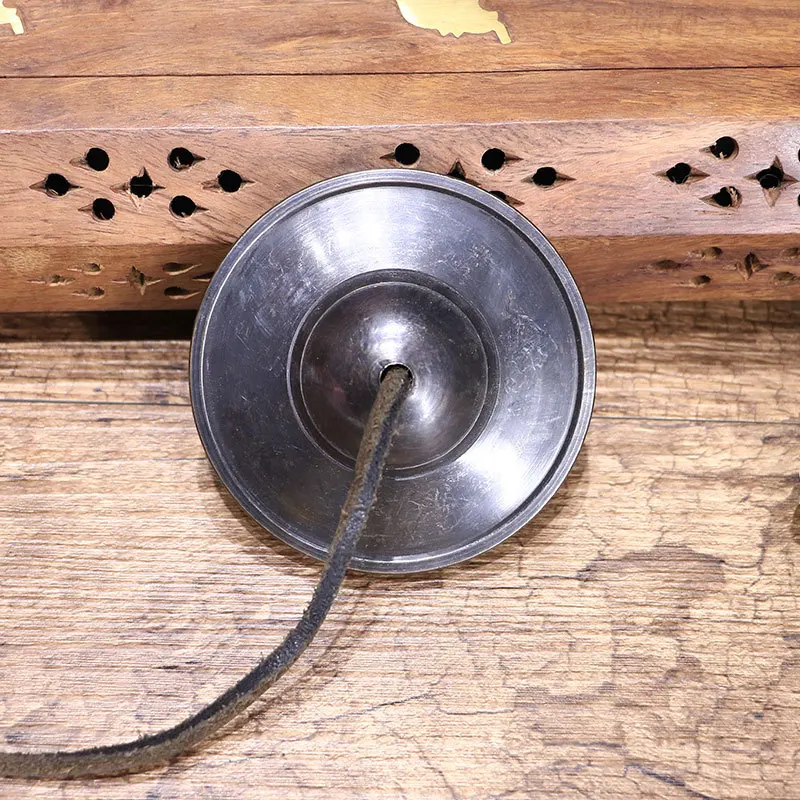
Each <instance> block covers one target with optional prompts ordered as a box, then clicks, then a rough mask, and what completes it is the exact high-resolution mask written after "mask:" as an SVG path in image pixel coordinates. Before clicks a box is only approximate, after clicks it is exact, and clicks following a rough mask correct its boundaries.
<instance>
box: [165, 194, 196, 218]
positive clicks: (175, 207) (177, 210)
mask: <svg viewBox="0 0 800 800" xmlns="http://www.w3.org/2000/svg"><path fill="white" fill-rule="evenodd" d="M169 210H170V211H171V212H172V213H173V214H174V215H175V216H176V217H179V218H180V219H185V218H186V217H191V216H192V214H194V213H195V211H197V203H195V201H194V200H192V198H191V197H187V196H186V195H185V194H179V195H178V196H177V197H173V198H172V200H171V201H170V204H169Z"/></svg>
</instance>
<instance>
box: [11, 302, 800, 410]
mask: <svg viewBox="0 0 800 800" xmlns="http://www.w3.org/2000/svg"><path fill="white" fill-rule="evenodd" d="M589 311H590V316H591V320H592V326H593V329H594V334H595V342H596V346H597V363H598V383H597V401H596V404H595V415H596V416H621V417H628V416H635V417H643V418H651V419H656V418H665V419H691V420H703V419H710V420H730V421H743V422H797V421H798V418H800V405H798V402H797V398H798V397H800V368H798V365H800V304H798V303H796V302H795V303H709V304H701V303H671V304H646V305H634V304H625V305H605V306H591V307H590V309H589ZM165 316H166V317H170V315H168V314H164V315H162V316H161V317H156V318H155V319H154V320H153V322H152V323H151V324H149V325H148V323H147V322H146V320H147V319H148V318H151V319H152V317H150V315H143V318H139V317H138V316H137V315H123V317H122V318H119V317H117V318H116V323H115V324H114V325H112V324H111V323H110V321H109V320H108V319H107V318H106V317H105V316H104V314H100V313H97V314H94V315H85V316H84V317H77V318H76V317H74V316H73V315H65V316H62V317H56V318H52V317H44V318H42V317H41V316H33V317H30V318H28V317H26V316H0V340H2V339H6V340H7V341H6V342H5V343H4V344H3V345H2V347H0V400H15V401H17V400H29V401H37V400H54V401H60V402H63V401H74V402H96V401H98V400H108V401H113V402H124V403H159V404H182V405H186V404H187V403H188V402H189V389H188V381H187V375H188V363H189V342H188V337H189V336H190V334H191V327H192V326H191V319H189V318H188V316H186V315H183V316H182V315H180V314H179V315H176V316H177V317H179V318H180V319H177V320H175V323H174V324H172V325H170V324H169V320H168V319H167V320H164V317H165ZM130 317H133V320H131V319H129V318H130ZM42 320H45V321H46V323H47V326H48V327H45V328H43V327H41V326H42ZM134 324H135V328H134V327H132V326H133V325H134ZM20 326H24V327H23V329H22V331H21V330H20ZM98 326H102V327H101V328H100V330H99V331H98V330H97V328H98ZM159 326H161V327H159ZM148 329H149V333H146V331H148ZM35 332H38V333H36V335H38V336H40V337H41V336H45V337H46V338H47V339H48V341H45V342H42V341H32V340H30V337H31V336H32V335H34V333H35ZM136 332H138V335H139V336H145V335H151V336H156V337H158V338H161V337H163V336H164V335H168V336H172V337H176V336H180V337H181V338H182V340H173V341H152V342H147V343H146V344H143V343H142V342H137V341H109V340H115V339H116V340H119V339H121V338H122V339H129V338H130V337H131V335H132V333H136ZM67 339H71V341H63V340H67ZM8 340H10V341H8ZM779 364H782V365H785V368H784V369H777V368H776V365H779Z"/></svg>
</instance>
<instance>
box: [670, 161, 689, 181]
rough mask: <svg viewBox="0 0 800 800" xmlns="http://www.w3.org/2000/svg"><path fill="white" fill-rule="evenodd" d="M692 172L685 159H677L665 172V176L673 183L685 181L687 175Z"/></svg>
mask: <svg viewBox="0 0 800 800" xmlns="http://www.w3.org/2000/svg"><path fill="white" fill-rule="evenodd" d="M691 174H692V167H691V165H689V164H687V163H686V162H685V161H679V162H678V163H677V164H676V165H675V166H674V167H670V168H669V169H668V170H667V172H666V175H667V178H669V180H671V181H672V182H673V183H686V181H687V180H689V176H690V175H691Z"/></svg>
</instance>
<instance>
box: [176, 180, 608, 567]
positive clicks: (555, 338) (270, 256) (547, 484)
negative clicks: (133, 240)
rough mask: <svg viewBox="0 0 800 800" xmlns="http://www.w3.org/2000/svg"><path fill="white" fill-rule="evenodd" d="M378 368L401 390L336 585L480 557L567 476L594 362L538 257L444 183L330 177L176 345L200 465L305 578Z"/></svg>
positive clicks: (494, 208) (263, 239) (331, 514)
mask: <svg viewBox="0 0 800 800" xmlns="http://www.w3.org/2000/svg"><path fill="white" fill-rule="evenodd" d="M392 363H402V364H405V365H406V366H407V367H409V368H410V370H411V372H412V374H413V379H414V383H413V386H412V389H411V393H410V395H409V397H408V399H407V401H406V402H405V405H404V408H403V411H402V417H401V419H400V422H399V430H398V434H397V438H396V440H395V444H394V446H393V449H392V454H391V456H390V461H389V467H388V469H387V472H386V475H385V477H384V481H383V484H382V485H381V491H380V495H379V500H378V503H377V505H376V507H375V509H374V510H373V512H372V515H371V516H370V521H369V526H368V529H367V531H366V532H365V534H364V536H363V537H362V539H361V541H360V543H359V545H358V550H357V552H356V556H355V558H354V561H353V564H354V566H355V567H356V568H358V569H362V570H367V571H375V572H414V571H418V570H426V569H433V568H436V567H442V566H445V565H448V564H453V563H456V562H458V561H462V560H463V559H466V558H469V557H471V556H474V555H476V554H477V553H481V552H483V551H485V550H488V549H489V548H490V547H493V546H494V545H495V544H497V543H498V542H500V541H502V540H503V539H505V538H506V537H508V536H510V535H511V534H513V533H514V532H515V531H517V530H518V529H519V528H520V527H521V526H523V525H524V524H525V523H526V522H528V521H529V520H530V519H531V518H532V517H533V516H534V515H535V514H536V513H537V512H538V511H539V510H540V509H541V508H542V506H544V504H545V503H546V502H547V501H548V500H549V499H550V497H551V496H552V495H553V493H554V492H555V491H556V489H557V488H558V486H559V485H560V484H561V482H562V481H563V479H564V478H565V476H566V474H567V472H568V471H569V469H570V467H571V466H572V463H573V462H574V460H575V458H576V456H577V454H578V451H579V449H580V447H581V444H582V442H583V438H584V435H585V433H586V429H587V427H588V424H589V418H590V415H591V408H592V402H593V398H594V385H595V362H594V347H593V343H592V336H591V328H590V325H589V319H588V316H587V313H586V309H585V307H584V305H583V302H582V300H581V297H580V294H579V293H578V290H577V287H576V286H575V282H574V281H573V279H572V276H571V275H570V274H569V272H568V270H567V268H566V266H565V265H564V263H563V261H562V260H561V258H560V257H559V256H558V254H557V253H556V252H555V250H554V249H553V248H552V246H551V245H550V244H549V242H548V241H547V240H546V239H545V237H544V236H543V235H542V234H541V233H540V232H539V231H538V230H537V229H536V228H535V227H534V226H533V225H531V224H530V222H528V221H527V220H526V219H525V218H524V217H523V216H522V215H521V214H519V213H518V212H516V211H515V210H513V209H512V208H510V207H509V206H508V205H507V204H506V203H504V202H503V201H502V200H499V199H498V198H496V197H493V196H492V195H490V194H488V193H487V192H484V191H482V190H481V189H478V188H476V187H474V186H471V185H469V184H467V183H465V182H463V181H459V180H456V179H453V178H449V177H445V176H442V175H433V174H429V173H425V172H420V171H417V170H375V171H370V172H361V173H354V174H350V175H343V176H341V177H338V178H334V179H332V180H328V181H324V182H323V183H319V184H316V185H314V186H310V187H308V188H307V189H304V190H302V191H301V192H298V193H297V194H295V195H294V196H292V197H290V198H289V199H288V200H286V201H284V202H283V203H281V204H280V205H278V206H276V207H275V208H273V209H272V210H271V211H269V212H268V213H267V214H265V215H264V216H263V217H262V218H261V219H260V220H258V221H257V222H256V223H255V224H254V225H253V226H252V227H251V228H250V229H249V230H248V231H247V232H246V233H245V234H244V235H243V236H242V237H241V239H239V241H238V242H237V243H236V244H235V245H234V247H233V249H232V250H231V251H230V253H229V254H228V256H227V257H226V258H225V260H224V262H223V264H222V266H221V267H220V269H219V270H218V272H217V274H216V275H215V277H214V279H213V280H212V282H211V284H210V286H209V290H208V292H207V294H206V297H205V300H204V301H203V304H202V307H201V309H200V313H199V315H198V318H197V324H196V327H195V334H194V338H193V341H192V359H191V390H192V405H193V408H194V414H195V420H196V423H197V427H198V430H199V432H200V436H201V439H202V441H203V444H204V446H205V448H206V452H207V454H208V457H209V459H210V460H211V462H212V464H213V465H214V467H215V469H216V470H217V472H218V473H219V475H220V477H221V479H222V481H223V482H224V483H225V485H226V486H227V487H228V489H229V490H230V492H231V494H233V496H234V497H235V498H236V499H237V500H238V502H239V503H241V505H242V506H243V507H244V508H245V510H246V511H247V512H248V513H249V514H251V515H252V516H253V517H254V518H255V519H256V520H257V521H258V522H259V523H261V524H262V525H263V526H264V527H265V528H267V529H268V530H270V531H271V532H272V533H274V534H275V535H276V536H278V537H280V538H281V539H283V540H284V541H285V542H288V543H289V544H291V545H293V546H294V547H296V548H298V549H299V550H302V551H303V552H305V553H308V554H310V555H313V556H316V557H318V558H324V556H325V553H326V551H327V548H328V545H329V544H330V540H331V538H332V536H333V531H334V529H335V527H336V522H337V519H338V515H339V509H340V507H341V505H342V502H343V501H344V497H345V494H346V492H347V488H348V484H349V482H350V479H351V477H352V468H353V464H354V458H355V454H356V452H357V449H358V443H359V440H360V436H361V430H362V427H363V424H364V421H365V418H366V414H367V413H368V411H369V408H370V405H371V403H372V400H373V399H374V396H375V394H376V392H377V385H378V382H379V381H380V376H381V372H382V370H384V369H385V368H386V367H387V366H388V365H389V364H392Z"/></svg>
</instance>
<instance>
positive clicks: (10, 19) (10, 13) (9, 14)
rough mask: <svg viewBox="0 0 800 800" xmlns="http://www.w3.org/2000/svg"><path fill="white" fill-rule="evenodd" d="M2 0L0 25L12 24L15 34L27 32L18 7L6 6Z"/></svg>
mask: <svg viewBox="0 0 800 800" xmlns="http://www.w3.org/2000/svg"><path fill="white" fill-rule="evenodd" d="M4 2H5V0H0V25H10V26H11V30H12V31H14V33H15V34H20V33H25V28H24V27H23V25H22V20H21V19H20V18H19V14H18V13H17V9H16V8H6V7H5V6H4V5H3V3H4Z"/></svg>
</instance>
